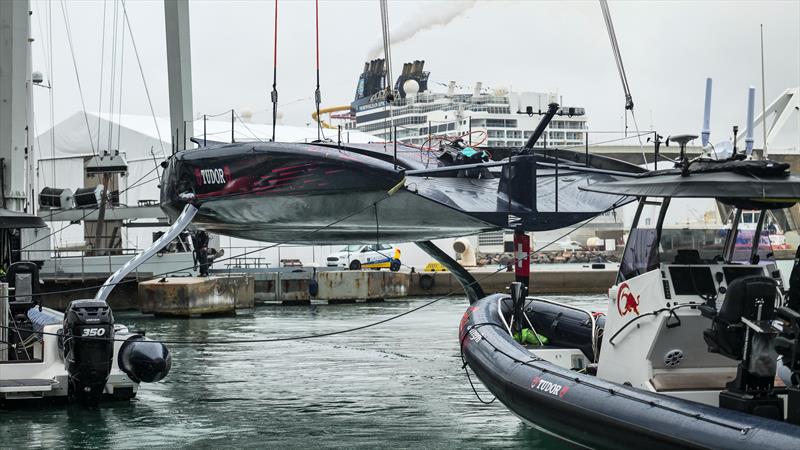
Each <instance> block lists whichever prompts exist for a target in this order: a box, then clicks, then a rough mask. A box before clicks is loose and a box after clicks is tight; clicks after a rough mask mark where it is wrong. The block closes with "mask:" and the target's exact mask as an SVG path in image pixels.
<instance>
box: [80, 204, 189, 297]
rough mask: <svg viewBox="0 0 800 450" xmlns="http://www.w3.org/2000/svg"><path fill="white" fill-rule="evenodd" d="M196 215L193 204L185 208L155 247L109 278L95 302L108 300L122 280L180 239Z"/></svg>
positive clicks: (96, 295) (140, 254)
mask: <svg viewBox="0 0 800 450" xmlns="http://www.w3.org/2000/svg"><path fill="white" fill-rule="evenodd" d="M195 214H197V207H196V206H194V205H192V204H187V205H186V206H185V207H184V208H183V212H182V213H181V215H180V216H178V218H177V219H176V220H175V222H174V223H173V224H172V226H170V227H169V229H168V230H167V232H166V233H164V234H163V235H162V236H161V237H160V238H158V240H156V241H155V242H153V245H151V246H150V247H148V248H147V249H146V250H144V251H143V252H141V253H139V254H138V255H136V256H135V257H133V258H132V259H131V260H130V261H128V262H126V263H125V265H123V266H122V267H120V268H119V269H118V270H117V271H116V272H114V273H113V274H112V275H111V276H110V277H108V279H107V280H106V282H105V283H103V285H102V286H101V287H100V290H98V291H97V294H95V296H94V298H95V300H103V301H106V300H108V296H109V294H111V290H112V289H114V286H116V285H117V283H119V282H120V281H122V279H123V278H125V277H126V276H128V274H129V273H131V272H133V271H134V270H136V268H137V267H139V266H140V265H142V263H144V262H145V261H147V260H148V259H150V258H151V257H152V256H153V255H155V254H156V253H158V252H159V251H161V249H163V248H164V247H166V246H167V244H169V243H170V242H172V240H173V239H175V238H176V237H178V235H179V234H181V232H183V230H185V229H186V227H188V226H189V224H190V223H192V219H193V218H194V216H195Z"/></svg>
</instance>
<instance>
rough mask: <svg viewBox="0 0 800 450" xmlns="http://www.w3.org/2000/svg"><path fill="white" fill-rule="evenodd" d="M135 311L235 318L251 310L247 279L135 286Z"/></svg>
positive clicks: (179, 280) (153, 282) (252, 295)
mask: <svg viewBox="0 0 800 450" xmlns="http://www.w3.org/2000/svg"><path fill="white" fill-rule="evenodd" d="M138 294H139V311H141V312H142V313H144V314H154V315H156V316H178V317H199V316H205V315H223V314H237V313H241V312H248V311H252V310H253V308H254V307H255V283H254V281H253V279H252V278H251V277H248V276H230V277H216V276H212V277H202V278H200V277H175V278H163V279H158V280H151V281H145V282H143V283H139V292H138Z"/></svg>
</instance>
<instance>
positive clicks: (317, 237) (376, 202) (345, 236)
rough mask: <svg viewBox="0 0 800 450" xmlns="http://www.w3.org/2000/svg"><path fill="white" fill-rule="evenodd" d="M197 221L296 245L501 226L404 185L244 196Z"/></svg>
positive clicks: (213, 207) (434, 235) (413, 237)
mask: <svg viewBox="0 0 800 450" xmlns="http://www.w3.org/2000/svg"><path fill="white" fill-rule="evenodd" d="M194 225H195V226H197V227H199V228H203V229H205V230H208V231H211V232H217V233H221V234H225V235H228V236H233V237H239V238H244V239H252V240H258V241H267V242H286V243H295V244H313V243H323V242H324V243H356V242H365V243H369V242H375V240H376V239H378V240H381V241H387V242H409V241H420V240H431V239H438V238H444V237H452V236H463V235H467V234H474V233H476V232H481V231H488V230H492V229H496V228H497V227H496V226H494V225H492V224H490V223H487V222H484V221H482V220H479V219H476V218H474V217H472V216H469V215H467V214H464V213H462V212H459V211H457V210H455V209H452V208H450V207H447V206H444V205H441V204H438V203H436V202H433V201H431V200H428V199H426V198H423V197H420V196H418V195H416V194H413V193H411V192H408V191H406V190H401V191H399V192H397V193H395V194H394V195H391V196H390V195H388V194H387V193H386V192H385V191H371V192H348V193H337V194H330V193H326V194H307V195H294V196H272V197H241V198H236V199H226V200H224V201H208V202H205V203H203V204H202V205H201V207H200V210H199V212H198V214H197V216H195V219H194Z"/></svg>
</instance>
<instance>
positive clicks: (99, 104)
mask: <svg viewBox="0 0 800 450" xmlns="http://www.w3.org/2000/svg"><path fill="white" fill-rule="evenodd" d="M107 5H108V0H103V33H102V36H101V38H100V40H101V41H102V42H101V43H100V92H99V93H98V95H97V148H100V115H101V113H102V112H103V73H104V72H105V70H103V69H104V66H105V56H106V6H107Z"/></svg>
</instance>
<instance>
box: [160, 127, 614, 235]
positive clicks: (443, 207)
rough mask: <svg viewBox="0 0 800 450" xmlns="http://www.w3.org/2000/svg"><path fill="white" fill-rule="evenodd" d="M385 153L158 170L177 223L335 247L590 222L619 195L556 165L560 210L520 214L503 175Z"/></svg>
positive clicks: (212, 151)
mask: <svg viewBox="0 0 800 450" xmlns="http://www.w3.org/2000/svg"><path fill="white" fill-rule="evenodd" d="M382 149H383V146H377V145H374V146H372V147H370V146H361V147H353V148H349V147H348V148H338V147H336V146H332V145H325V144H287V143H246V144H241V143H240V144H226V145H219V146H215V147H210V148H201V149H196V150H188V151H182V152H179V153H177V154H176V155H174V157H173V158H172V159H171V160H170V162H169V164H168V166H167V168H166V170H165V171H164V175H163V179H162V186H161V206H162V208H163V209H164V210H165V211H166V212H167V214H168V215H169V216H170V217H171V218H172V219H174V218H175V217H177V216H178V214H180V211H181V210H182V209H183V206H184V205H185V204H186V203H187V202H191V203H193V204H194V205H195V206H198V207H199V211H198V212H197V215H196V216H195V218H194V220H193V223H194V225H195V226H197V227H199V228H202V229H205V230H208V231H211V232H215V233H219V234H223V235H228V236H235V237H240V238H245V239H253V240H259V241H268V242H282V243H302V244H305V243H317V244H332V243H351V242H375V241H376V239H378V240H383V241H391V242H406V241H424V240H431V239H437V238H443V237H451V236H463V235H468V234H475V233H478V232H482V231H488V230H494V229H499V228H509V227H512V226H513V225H512V224H511V221H512V220H514V219H518V218H519V217H522V219H523V220H524V221H525V223H526V225H527V226H526V229H529V230H533V229H555V228H560V227H563V226H567V225H570V224H573V223H576V222H578V221H581V220H584V219H587V218H590V217H592V216H594V215H596V214H597V213H598V212H600V211H603V210H604V209H605V208H607V207H608V205H610V204H611V203H612V202H613V201H614V200H615V199H617V198H618V197H614V196H607V195H603V194H594V193H585V192H582V191H578V189H577V186H578V185H579V184H580V183H576V182H575V181H574V179H575V178H576V176H575V174H573V176H572V178H571V179H567V178H566V176H567V175H569V173H568V172H566V171H563V170H562V177H564V179H565V180H566V181H564V182H563V183H564V184H562V185H561V187H560V190H566V191H567V192H571V193H572V194H574V195H572V197H570V196H569V195H567V197H566V198H563V197H562V200H561V201H560V204H561V210H560V211H559V210H558V209H557V208H556V209H555V211H553V210H551V211H548V212H539V211H537V210H535V209H526V210H521V211H518V209H519V205H518V204H517V203H514V202H512V205H510V206H509V204H508V201H507V198H508V197H507V196H504V195H501V193H500V191H501V189H503V187H502V185H503V183H504V181H503V180H502V179H500V178H465V177H463V176H458V175H456V174H455V173H453V174H452V176H444V177H436V178H434V177H428V176H420V175H417V176H406V173H407V171H409V170H419V169H424V167H425V165H423V164H422V163H421V162H419V161H415V160H414V159H413V158H411V157H409V156H408V155H407V154H406V155H404V156H402V157H400V158H398V164H397V165H395V164H394V161H393V159H392V158H391V157H390V155H389V154H388V153H387V151H385V150H382ZM406 152H407V150H406ZM593 176H598V175H593ZM599 177H601V178H602V179H604V180H606V179H608V178H609V177H608V176H606V175H599ZM577 178H581V177H580V176H578V177H577ZM553 180H554V178H553V177H552V175H551V176H549V177H541V178H540V179H537V180H535V181H534V182H535V183H536V184H537V187H536V189H534V190H533V191H534V192H535V191H536V190H539V189H545V190H548V189H549V192H552V190H553ZM508 184H509V183H508V182H506V185H508ZM526 189H528V188H526ZM517 195H519V192H517ZM534 195H535V194H534ZM551 197H552V195H551ZM556 198H557V197H556ZM597 198H600V199H604V201H600V202H597V201H594V200H595V199H597ZM545 203H547V202H545ZM550 204H551V206H552V201H550ZM575 205H578V206H579V208H578V209H575V208H574V207H575Z"/></svg>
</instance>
